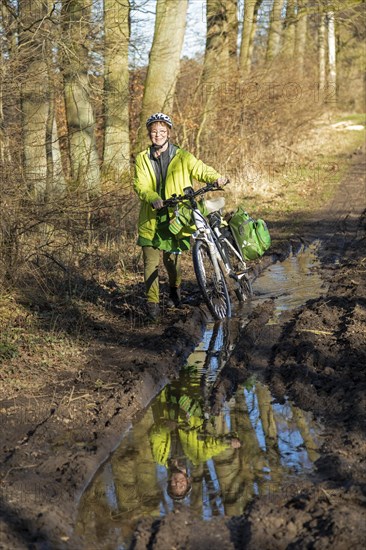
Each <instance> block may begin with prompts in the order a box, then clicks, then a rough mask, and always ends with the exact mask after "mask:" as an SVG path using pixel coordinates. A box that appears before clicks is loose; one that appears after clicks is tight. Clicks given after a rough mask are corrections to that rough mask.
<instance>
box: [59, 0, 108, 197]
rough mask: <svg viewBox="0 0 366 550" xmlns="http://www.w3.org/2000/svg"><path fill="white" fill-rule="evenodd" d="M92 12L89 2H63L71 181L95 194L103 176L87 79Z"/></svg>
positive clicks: (65, 92)
mask: <svg viewBox="0 0 366 550" xmlns="http://www.w3.org/2000/svg"><path fill="white" fill-rule="evenodd" d="M90 10H91V3H90V2H89V0H63V3H62V20H63V42H62V54H63V55H62V70H63V76H64V94H65V107H66V117H67V125H68V133H69V144H70V161H71V172H72V179H73V181H74V183H75V184H77V185H78V186H82V187H83V188H85V189H87V190H88V191H93V192H96V191H98V189H99V185H100V172H99V158H98V153H97V149H96V142H95V135H94V131H95V117H94V112H93V106H92V103H91V99H90V85H89V76H88V67H89V57H88V37H89V31H90Z"/></svg>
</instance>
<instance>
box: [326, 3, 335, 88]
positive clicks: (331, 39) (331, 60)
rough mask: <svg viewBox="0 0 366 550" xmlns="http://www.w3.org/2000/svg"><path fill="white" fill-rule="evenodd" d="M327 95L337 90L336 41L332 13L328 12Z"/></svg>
mask: <svg viewBox="0 0 366 550" xmlns="http://www.w3.org/2000/svg"><path fill="white" fill-rule="evenodd" d="M327 20H328V86H327V88H328V94H331V95H332V96H333V94H334V96H335V95H336V89H337V68H336V39H335V24H334V12H333V11H328V13H327Z"/></svg>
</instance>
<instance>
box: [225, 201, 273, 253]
mask: <svg viewBox="0 0 366 550" xmlns="http://www.w3.org/2000/svg"><path fill="white" fill-rule="evenodd" d="M229 226H230V229H231V232H232V234H233V236H234V239H235V242H236V245H237V247H238V249H239V251H240V252H241V255H242V256H243V259H244V260H256V259H257V258H260V257H261V256H263V254H264V253H265V251H266V250H268V248H269V247H270V246H271V236H270V234H269V231H268V227H267V225H266V222H265V221H263V220H261V219H258V220H254V219H253V218H251V217H250V215H249V214H248V212H246V211H245V210H244V208H243V207H242V206H239V207H238V208H237V209H236V211H235V212H234V214H233V215H232V216H231V218H230V220H229Z"/></svg>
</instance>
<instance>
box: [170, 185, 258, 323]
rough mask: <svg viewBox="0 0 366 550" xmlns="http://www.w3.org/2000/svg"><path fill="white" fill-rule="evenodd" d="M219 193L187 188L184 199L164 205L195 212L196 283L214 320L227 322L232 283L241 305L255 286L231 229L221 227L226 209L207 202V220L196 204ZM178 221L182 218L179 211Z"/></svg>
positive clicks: (208, 187) (209, 188) (211, 187)
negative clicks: (208, 195) (209, 194)
mask: <svg viewBox="0 0 366 550" xmlns="http://www.w3.org/2000/svg"><path fill="white" fill-rule="evenodd" d="M217 190H218V187H217V185H216V184H215V183H209V184H207V185H206V186H205V187H202V188H201V189H198V190H197V191H194V189H193V188H192V187H186V188H185V189H184V190H183V191H184V195H179V196H177V195H173V196H172V197H171V198H170V199H167V200H165V201H164V206H175V207H177V208H178V205H179V204H181V205H183V206H184V207H188V208H189V209H190V210H191V211H192V218H193V221H194V224H195V226H196V231H195V233H193V235H192V238H193V241H194V244H193V248H192V257H193V266H194V270H195V274H196V277H197V282H198V284H199V287H200V289H201V291H202V294H203V298H204V300H205V302H206V304H207V306H208V308H209V310H210V312H211V313H212V315H213V316H214V318H215V319H224V318H225V317H230V316H231V300H230V295H229V290H228V286H229V287H230V286H231V285H230V284H229V283H230V282H232V283H233V286H234V292H235V294H236V296H237V298H238V300H239V302H243V301H245V300H247V299H248V298H249V297H250V296H251V294H252V286H251V282H250V279H249V276H248V268H247V265H246V263H245V261H244V260H243V258H242V256H241V254H240V252H238V250H237V249H236V247H235V244H234V241H233V239H231V233H230V231H229V229H228V228H226V227H222V226H221V225H222V224H221V221H222V220H221V214H220V211H219V210H220V208H221V207H222V206H223V201H222V200H221V201H220V200H216V201H215V200H211V201H210V200H209V201H206V208H207V210H208V211H209V213H208V215H207V217H206V216H204V215H203V213H202V212H201V211H200V209H199V208H198V204H197V201H196V198H197V197H198V196H201V195H204V194H205V193H208V192H210V191H217ZM219 202H220V203H221V204H219ZM177 217H179V211H178V210H177Z"/></svg>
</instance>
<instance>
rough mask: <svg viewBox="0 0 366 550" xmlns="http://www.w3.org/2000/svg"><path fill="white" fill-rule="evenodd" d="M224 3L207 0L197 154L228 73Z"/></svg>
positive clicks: (214, 119) (215, 115)
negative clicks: (201, 105)
mask: <svg viewBox="0 0 366 550" xmlns="http://www.w3.org/2000/svg"><path fill="white" fill-rule="evenodd" d="M226 7H227V5H226V2H224V0H207V4H206V20H207V35H206V48H205V59H204V64H203V71H202V78H201V89H202V96H203V101H204V105H203V113H202V119H201V124H200V128H199V131H198V133H197V137H196V150H197V154H198V155H199V153H200V145H201V139H202V140H205V139H207V137H208V136H209V133H210V130H211V128H212V125H213V124H214V123H215V121H216V117H217V113H218V110H219V109H218V106H219V104H220V93H221V92H222V86H224V85H225V83H226V80H227V75H228V69H229V47H228V19H227V11H226Z"/></svg>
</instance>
